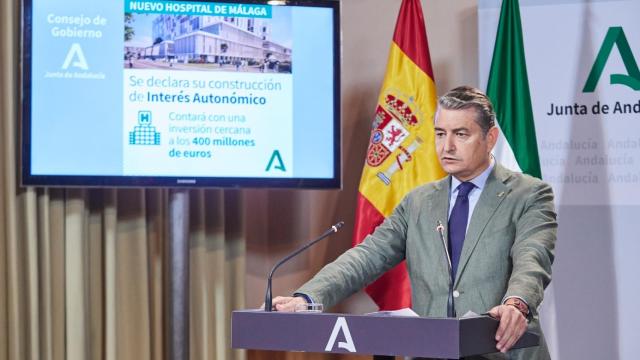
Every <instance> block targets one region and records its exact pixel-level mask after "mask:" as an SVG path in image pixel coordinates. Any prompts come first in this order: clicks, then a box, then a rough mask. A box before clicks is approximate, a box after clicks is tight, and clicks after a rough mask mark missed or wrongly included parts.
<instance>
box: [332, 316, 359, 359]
mask: <svg viewBox="0 0 640 360" xmlns="http://www.w3.org/2000/svg"><path fill="white" fill-rule="evenodd" d="M340 330H342V333H343V334H344V339H345V340H346V341H339V342H338V347H339V348H340V349H345V350H347V351H349V352H356V346H355V345H354V344H353V339H351V332H350V331H349V326H347V320H345V318H344V317H342V316H340V317H338V319H337V320H336V324H335V325H334V326H333V331H332V332H331V336H330V337H329V341H328V342H327V346H326V347H325V348H324V351H331V350H333V345H335V342H336V339H337V338H338V333H339V332H340Z"/></svg>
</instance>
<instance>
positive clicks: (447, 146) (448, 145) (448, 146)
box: [444, 135, 456, 152]
mask: <svg viewBox="0 0 640 360" xmlns="http://www.w3.org/2000/svg"><path fill="white" fill-rule="evenodd" d="M455 150H456V145H455V143H454V141H453V136H451V135H447V136H446V137H445V139H444V151H446V152H452V151H455Z"/></svg>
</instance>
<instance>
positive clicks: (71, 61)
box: [62, 43, 89, 70]
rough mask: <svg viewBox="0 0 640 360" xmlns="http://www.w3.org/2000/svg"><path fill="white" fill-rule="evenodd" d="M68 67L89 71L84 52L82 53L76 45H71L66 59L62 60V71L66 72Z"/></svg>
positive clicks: (78, 45)
mask: <svg viewBox="0 0 640 360" xmlns="http://www.w3.org/2000/svg"><path fill="white" fill-rule="evenodd" d="M69 66H73V67H77V68H80V69H82V70H89V65H88V64H87V59H86V58H85V57H84V52H82V48H81V47H80V44H78V43H73V44H71V47H70V48H69V52H68V53H67V57H66V58H65V59H64V63H63V64H62V69H63V70H67V69H68V68H69Z"/></svg>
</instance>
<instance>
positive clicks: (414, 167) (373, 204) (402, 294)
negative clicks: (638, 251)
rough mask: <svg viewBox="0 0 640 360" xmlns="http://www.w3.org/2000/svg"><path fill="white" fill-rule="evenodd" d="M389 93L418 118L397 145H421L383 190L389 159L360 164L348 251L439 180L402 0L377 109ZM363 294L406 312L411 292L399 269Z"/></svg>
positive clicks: (429, 86)
mask: <svg viewBox="0 0 640 360" xmlns="http://www.w3.org/2000/svg"><path fill="white" fill-rule="evenodd" d="M390 92H393V93H401V94H406V95H408V96H409V97H410V98H411V99H412V101H411V108H412V111H413V113H414V114H415V115H416V116H417V117H418V123H417V124H416V125H415V126H410V127H408V128H407V130H408V131H409V135H408V136H407V138H406V139H404V140H403V144H410V143H412V142H414V140H415V139H416V138H417V137H419V138H420V139H421V140H422V144H421V146H419V147H418V148H417V149H416V150H415V152H414V153H413V154H411V155H412V156H411V160H410V161H407V162H406V163H404V164H403V166H402V170H401V171H397V173H395V174H394V175H393V177H392V179H391V183H390V184H389V185H386V184H384V183H383V182H382V181H381V180H380V179H379V178H378V177H377V174H378V172H380V171H381V170H380V169H386V168H388V167H389V166H390V165H391V164H392V163H394V162H396V161H397V159H396V154H395V153H392V154H391V155H390V156H389V157H388V158H386V159H385V160H384V162H382V163H381V164H380V165H379V166H376V167H372V166H369V165H368V164H365V166H364V169H363V172H362V178H361V180H360V187H359V194H358V203H357V211H356V223H355V230H354V238H353V243H354V245H356V244H358V243H360V242H361V241H362V240H364V238H365V237H366V236H367V235H368V234H370V233H371V232H373V230H374V229H375V228H376V227H377V226H378V225H379V224H380V223H381V222H382V221H383V220H384V218H385V217H387V216H389V215H390V214H391V212H392V211H393V209H394V208H395V207H396V206H397V205H398V204H399V203H400V201H401V200H402V198H403V197H404V196H405V195H406V194H407V193H408V192H409V191H411V190H412V189H414V188H415V187H417V186H420V185H422V184H425V183H427V182H430V181H434V180H436V179H439V178H441V177H443V176H444V175H445V173H444V171H443V170H442V168H441V167H440V164H439V163H438V159H437V156H436V152H435V147H434V131H433V116H434V114H435V110H436V87H435V82H434V78H433V71H432V69H431V60H430V56H429V48H428V44H427V36H426V31H425V26H424V18H423V15H422V7H421V5H420V1H419V0H403V2H402V5H401V6H400V13H399V15H398V21H397V23H396V29H395V33H394V36H393V42H392V44H391V50H390V52H389V59H388V63H387V70H386V75H385V78H384V81H383V84H382V88H381V91H380V95H379V97H378V104H380V105H381V106H384V102H385V98H386V96H387V94H389V93H390ZM396 152H397V150H396ZM367 292H368V293H369V295H371V297H372V298H373V300H374V301H375V302H376V303H377V304H378V306H380V308H381V309H383V310H389V309H397V308H402V307H408V306H410V305H411V291H410V286H409V281H408V277H407V274H406V268H405V265H404V263H403V264H401V265H399V266H398V267H396V268H394V269H393V270H392V271H390V272H388V273H387V274H385V275H384V276H383V277H382V278H380V279H379V280H378V281H376V282H375V283H374V284H372V285H370V286H369V287H368V288H367Z"/></svg>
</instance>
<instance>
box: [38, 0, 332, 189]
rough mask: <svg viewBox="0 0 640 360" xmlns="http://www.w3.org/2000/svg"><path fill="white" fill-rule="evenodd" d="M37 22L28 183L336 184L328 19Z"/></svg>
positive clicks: (138, 4)
mask: <svg viewBox="0 0 640 360" xmlns="http://www.w3.org/2000/svg"><path fill="white" fill-rule="evenodd" d="M32 8H33V13H32V69H31V173H32V174H33V175H82V176H172V177H185V176H188V177H252V178H318V179H322V178H332V177H333V176H334V142H336V141H340V140H339V139H334V126H335V125H334V124H335V123H334V117H335V116H336V115H335V114H334V72H335V71H336V69H334V56H335V54H334V36H335V34H334V32H333V29H334V24H333V14H332V10H331V9H329V8H322V7H299V6H269V5H262V4H239V3H209V2H187V1H149V0H143V1H137V0H125V1H108V2H105V1H97V0H91V1H86V0H84V1H80V0H64V1H57V2H51V1H44V0H40V1H38V0H34V1H33V6H32Z"/></svg>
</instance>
